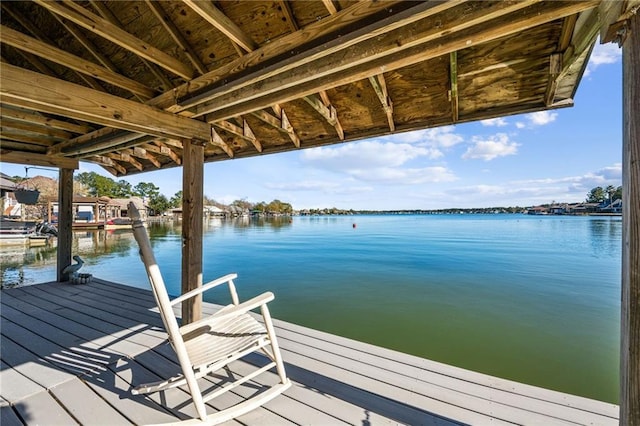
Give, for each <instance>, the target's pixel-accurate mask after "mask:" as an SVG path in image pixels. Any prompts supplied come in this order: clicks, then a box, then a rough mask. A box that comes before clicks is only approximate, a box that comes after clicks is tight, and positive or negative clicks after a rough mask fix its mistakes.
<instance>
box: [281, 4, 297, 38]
mask: <svg viewBox="0 0 640 426" xmlns="http://www.w3.org/2000/svg"><path fill="white" fill-rule="evenodd" d="M278 4H279V5H280V8H281V9H282V14H283V15H284V18H285V19H286V20H287V23H288V24H289V28H291V31H292V32H296V31H298V30H299V29H300V27H298V23H297V22H296V17H295V16H294V15H293V12H292V11H291V5H289V2H288V1H287V0H278Z"/></svg>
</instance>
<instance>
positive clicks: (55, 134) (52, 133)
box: [2, 116, 73, 140]
mask: <svg viewBox="0 0 640 426" xmlns="http://www.w3.org/2000/svg"><path fill="white" fill-rule="evenodd" d="M2 128H10V129H17V130H24V131H26V132H29V133H36V134H39V135H44V136H49V137H51V138H55V139H63V140H64V139H69V138H71V137H73V136H72V135H71V133H69V132H65V131H64V130H59V129H54V128H52V127H47V126H42V125H40V124H38V123H31V122H26V121H21V120H15V119H12V118H9V117H4V116H3V117H2Z"/></svg>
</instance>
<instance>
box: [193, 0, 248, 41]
mask: <svg viewBox="0 0 640 426" xmlns="http://www.w3.org/2000/svg"><path fill="white" fill-rule="evenodd" d="M183 2H184V3H185V4H186V5H187V6H189V7H190V8H191V9H193V11H194V12H196V13H197V14H198V15H200V16H201V17H202V18H204V19H205V20H206V21H207V22H208V23H210V24H211V25H213V26H214V27H216V28H217V29H218V30H219V31H221V32H222V33H223V34H224V35H226V36H227V37H228V38H229V39H231V41H233V42H234V43H236V44H237V45H239V46H240V47H242V49H244V50H245V51H247V52H251V51H252V50H255V49H256V48H257V47H258V45H257V44H256V43H255V42H254V41H253V40H251V37H249V36H248V35H247V34H245V33H244V32H243V31H242V30H241V29H240V28H239V27H238V26H237V25H236V24H235V23H234V22H233V21H232V20H231V19H229V18H228V17H227V16H226V15H225V14H224V13H222V12H221V11H220V10H219V9H218V8H217V7H215V6H214V4H213V3H212V2H209V1H196V0H183Z"/></svg>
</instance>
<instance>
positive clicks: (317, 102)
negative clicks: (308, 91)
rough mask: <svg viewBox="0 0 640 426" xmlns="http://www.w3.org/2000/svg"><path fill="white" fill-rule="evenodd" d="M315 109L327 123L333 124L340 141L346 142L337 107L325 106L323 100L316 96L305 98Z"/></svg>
mask: <svg viewBox="0 0 640 426" xmlns="http://www.w3.org/2000/svg"><path fill="white" fill-rule="evenodd" d="M303 99H304V100H305V102H307V103H308V104H309V105H311V107H312V108H313V109H315V110H316V111H317V112H318V113H319V114H320V115H321V116H322V117H323V118H324V119H325V120H326V121H327V123H329V124H331V125H332V126H333V127H334V128H335V129H336V133H338V137H339V138H340V140H344V130H343V129H342V125H341V124H340V120H338V113H337V111H336V109H335V107H334V106H333V105H331V104H329V105H325V103H324V102H322V100H321V99H320V98H319V97H317V96H316V95H308V96H305V97H304V98H303Z"/></svg>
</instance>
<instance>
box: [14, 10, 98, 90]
mask: <svg viewBox="0 0 640 426" xmlns="http://www.w3.org/2000/svg"><path fill="white" fill-rule="evenodd" d="M2 10H3V11H5V12H6V13H8V14H9V15H11V17H12V18H13V19H15V20H16V21H17V22H18V23H19V24H20V25H22V26H23V27H24V28H25V29H26V30H27V31H29V32H30V33H31V34H32V35H33V36H34V37H35V38H37V39H38V40H40V41H42V42H45V43H47V44H49V45H52V46H53V45H54V44H55V43H54V42H53V41H52V40H51V38H49V37H48V36H47V35H46V34H45V33H44V31H42V29H40V28H38V27H37V26H35V25H33V23H32V22H31V21H30V20H29V19H27V18H26V17H25V16H23V15H22V14H21V13H19V12H17V11H16V10H13V9H11V8H8V7H6V5H2ZM29 56H31V55H29ZM34 59H35V58H31V59H28V60H29V62H31V63H32V65H34V66H35V67H36V68H37V69H39V70H42V69H45V72H44V73H45V74H47V75H51V76H53V77H58V75H57V73H56V72H54V71H52V70H51V69H50V68H49V67H47V66H46V65H44V64H38V62H39V61H37V62H36V61H34ZM47 70H50V71H47ZM41 72H42V71H41ZM73 72H74V73H75V74H76V75H77V76H78V78H79V79H80V80H82V81H84V82H85V83H86V84H87V85H88V86H89V87H92V88H94V89H96V90H100V91H105V90H104V88H103V87H102V86H101V85H100V84H99V83H98V82H97V81H96V80H95V79H94V78H93V77H91V76H88V75H85V74H83V73H80V72H77V71H73Z"/></svg>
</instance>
